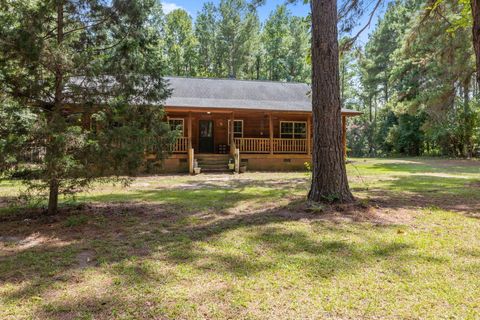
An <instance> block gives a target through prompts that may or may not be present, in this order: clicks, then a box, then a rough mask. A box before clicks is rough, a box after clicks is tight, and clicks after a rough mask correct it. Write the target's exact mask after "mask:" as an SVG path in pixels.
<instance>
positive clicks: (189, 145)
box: [163, 77, 360, 173]
mask: <svg viewBox="0 0 480 320" xmlns="http://www.w3.org/2000/svg"><path fill="white" fill-rule="evenodd" d="M167 80H168V81H169V83H170V87H171V89H173V92H172V95H171V97H170V98H168V99H167V100H166V102H165V111H166V113H167V119H168V122H169V124H170V126H171V128H172V129H176V130H180V134H181V137H179V138H178V139H177V142H176V145H175V147H174V152H173V154H172V155H171V156H170V157H169V158H168V159H165V160H164V162H163V171H165V172H190V173H193V171H194V170H193V167H194V164H195V163H198V167H200V168H201V170H202V171H203V172H205V171H225V170H226V168H227V167H228V162H229V161H232V160H233V161H234V162H235V163H236V166H235V168H236V170H237V171H238V169H239V167H240V166H239V165H240V164H242V166H243V165H245V166H246V167H248V170H272V171H273V170H279V171H280V170H283V171H287V170H302V169H304V167H305V162H309V161H311V151H312V134H311V132H312V129H311V128H312V112H311V108H312V104H311V98H310V95H309V92H310V91H311V89H310V86H308V85H307V84H303V83H284V82H270V81H245V80H230V79H200V78H180V77H169V78H167ZM358 114H360V112H357V111H353V110H347V109H342V121H343V144H344V150H346V137H345V134H346V121H347V117H350V116H355V115H358Z"/></svg>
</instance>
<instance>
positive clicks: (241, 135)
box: [227, 119, 244, 145]
mask: <svg viewBox="0 0 480 320" xmlns="http://www.w3.org/2000/svg"><path fill="white" fill-rule="evenodd" d="M230 122H231V120H230V119H229V120H228V125H227V129H228V133H227V141H228V145H230V135H231V132H230ZM233 122H241V123H242V132H234V133H233V137H234V138H243V128H244V126H243V125H244V123H243V120H242V119H234V120H233ZM233 129H234V130H235V126H234V127H233ZM235 134H240V137H235Z"/></svg>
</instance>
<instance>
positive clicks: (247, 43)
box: [216, 0, 260, 78]
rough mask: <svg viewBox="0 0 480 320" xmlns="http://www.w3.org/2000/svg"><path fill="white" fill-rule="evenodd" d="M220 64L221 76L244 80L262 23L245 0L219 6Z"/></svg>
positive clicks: (227, 0) (217, 49) (218, 45)
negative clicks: (243, 75)
mask: <svg viewBox="0 0 480 320" xmlns="http://www.w3.org/2000/svg"><path fill="white" fill-rule="evenodd" d="M218 12H219V22H218V23H219V25H218V38H217V45H216V52H217V53H216V56H217V61H221V63H222V66H221V67H220V68H219V69H221V70H222V71H221V73H222V75H223V76H226V77H233V78H237V77H241V76H242V73H241V71H242V69H243V68H244V66H245V65H246V63H247V62H248V60H249V58H250V55H251V51H252V46H253V44H254V41H253V39H254V36H255V35H256V34H258V33H259V27H260V23H259V20H258V16H257V13H256V10H255V9H254V8H252V6H251V5H249V4H248V3H247V2H246V1H245V0H221V1H220V4H219V7H218Z"/></svg>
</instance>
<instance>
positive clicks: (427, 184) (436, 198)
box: [352, 174, 480, 213]
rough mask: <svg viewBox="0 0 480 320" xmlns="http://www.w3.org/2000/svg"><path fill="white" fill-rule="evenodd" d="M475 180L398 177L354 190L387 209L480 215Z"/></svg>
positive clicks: (477, 189)
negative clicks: (430, 209) (446, 211)
mask: <svg viewBox="0 0 480 320" xmlns="http://www.w3.org/2000/svg"><path fill="white" fill-rule="evenodd" d="M474 181H476V180H475V179H465V178H457V177H439V176H434V175H428V174H423V175H397V176H390V177H388V179H385V180H378V181H376V184H377V186H375V187H372V188H368V189H366V188H364V187H355V188H352V190H353V191H354V192H355V191H356V192H363V193H364V194H365V195H367V196H368V197H369V198H370V199H372V200H375V201H376V202H378V203H380V205H381V206H382V207H384V208H396V209H421V208H428V207H439V208H442V209H444V210H450V211H457V212H467V213H480V189H479V188H478V187H476V186H475V184H473V182H474Z"/></svg>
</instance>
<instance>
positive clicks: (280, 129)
mask: <svg viewBox="0 0 480 320" xmlns="http://www.w3.org/2000/svg"><path fill="white" fill-rule="evenodd" d="M282 123H293V127H292V133H291V135H292V138H283V136H282V135H284V134H288V135H290V133H283V132H282ZM296 123H302V124H304V125H305V131H307V130H308V125H307V121H287V120H284V121H280V127H279V128H278V131H279V133H280V138H281V139H306V138H307V136H308V132H305V137H304V138H295V124H296Z"/></svg>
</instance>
